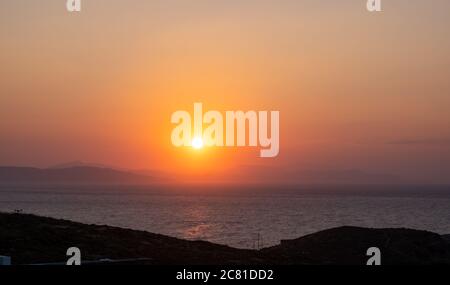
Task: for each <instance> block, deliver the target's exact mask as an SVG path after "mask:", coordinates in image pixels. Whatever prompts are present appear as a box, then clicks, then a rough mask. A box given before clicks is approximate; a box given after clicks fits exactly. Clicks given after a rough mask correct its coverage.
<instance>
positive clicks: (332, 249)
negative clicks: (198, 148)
mask: <svg viewBox="0 0 450 285" xmlns="http://www.w3.org/2000/svg"><path fill="white" fill-rule="evenodd" d="M74 246H75V247H78V248H80V249H81V252H82V260H99V259H104V258H108V259H130V258H146V259H147V260H145V261H139V262H138V263H144V264H177V265H195V264H205V265H206V264H224V265H225V264H361V265H363V264H365V263H366V260H367V258H368V257H367V256H366V250H367V248H369V247H374V246H375V247H379V248H380V249H381V252H382V263H383V264H450V243H449V242H448V241H447V240H446V239H445V238H443V237H442V236H440V235H438V234H435V233H431V232H426V231H417V230H409V229H365V228H356V227H340V228H335V229H330V230H326V231H321V232H318V233H315V234H311V235H307V236H304V237H301V238H298V239H295V240H289V241H282V242H281V244H280V245H277V246H274V247H270V248H265V249H262V250H260V251H255V250H244V249H235V248H231V247H228V246H223V245H217V244H213V243H209V242H204V241H187V240H181V239H177V238H172V237H168V236H163V235H159V234H153V233H149V232H144V231H136V230H129V229H121V228H116V227H110V226H100V225H86V224H81V223H76V222H71V221H66V220H57V219H52V218H44V217H38V216H34V215H25V214H0V255H7V256H11V257H12V261H13V264H30V263H48V262H64V261H65V260H66V259H67V257H66V251H67V249H68V248H69V247H74Z"/></svg>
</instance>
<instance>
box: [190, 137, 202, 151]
mask: <svg viewBox="0 0 450 285" xmlns="http://www.w3.org/2000/svg"><path fill="white" fill-rule="evenodd" d="M192 147H193V148H195V149H201V148H202V147H203V140H202V138H200V137H195V138H194V139H193V140H192Z"/></svg>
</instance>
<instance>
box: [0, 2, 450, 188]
mask: <svg viewBox="0 0 450 285" xmlns="http://www.w3.org/2000/svg"><path fill="white" fill-rule="evenodd" d="M30 2H31V3H30ZM60 2H61V3H62V4H61V3H59V2H58V1H26V0H14V1H1V3H0V46H1V49H2V52H1V53H0V165H31V166H38V167H46V166H49V165H53V164H57V163H61V162H65V161H72V160H83V161H90V162H97V163H103V164H108V165H115V166H120V167H125V168H131V169H159V170H163V171H167V172H170V173H177V174H178V175H183V176H186V175H187V176H189V175H192V174H202V175H205V174H208V176H209V177H210V178H211V179H219V180H235V179H236V180H242V181H253V180H255V181H293V182H296V183H309V182H335V181H338V182H342V181H343V182H355V183H357V182H374V181H384V182H393V181H394V182H405V183H409V182H411V183H413V182H417V183H419V182H423V183H449V182H450V172H449V171H450V170H449V169H450V131H449V130H450V116H449V115H448V108H449V107H448V106H450V83H449V80H448V77H449V74H450V53H449V50H450V30H449V28H448V27H449V26H450V19H449V18H448V15H449V12H450V2H449V1H444V0H442V1H439V0H437V1H432V2H433V3H430V1H419V0H409V1H406V0H405V1H402V0H398V1H385V2H386V3H384V7H383V8H384V10H385V11H384V12H383V13H381V14H370V13H368V12H367V11H366V10H365V3H364V1H360V0H347V1H325V0H323V1H322V0H307V1H287V0H285V1H267V0H260V1H248V0H247V1H234V0H231V1H206V0H199V1H181V0H180V1H176V0H164V1H163V0H161V1H156V0H155V1H138V0H131V1H119V0H117V1H113V0H108V1H106V0H104V1H101V0H98V1H84V3H83V11H82V12H81V13H79V14H69V13H67V12H66V11H65V3H64V2H65V1H60ZM335 2H336V3H335ZM194 102H202V103H203V106H204V108H205V110H219V111H222V112H225V111H227V110H279V111H280V118H281V137H280V144H281V146H280V155H279V156H278V157H277V158H275V159H261V158H259V149H258V148H257V149H248V148H244V149H237V148H232V149H217V148H215V149H203V150H201V151H193V150H187V149H176V148H174V147H173V146H172V145H171V143H170V132H171V130H172V125H171V124H170V115H171V114H172V112H174V111H176V110H188V111H191V112H192V108H193V103H194ZM202 177H203V176H202ZM202 179H203V178H202Z"/></svg>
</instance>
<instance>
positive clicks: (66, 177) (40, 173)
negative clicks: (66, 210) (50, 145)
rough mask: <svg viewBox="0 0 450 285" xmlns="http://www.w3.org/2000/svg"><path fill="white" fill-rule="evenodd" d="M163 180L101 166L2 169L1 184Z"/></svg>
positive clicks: (144, 181)
mask: <svg viewBox="0 0 450 285" xmlns="http://www.w3.org/2000/svg"><path fill="white" fill-rule="evenodd" d="M160 180H161V178H158V177H155V176H151V175H145V174H141V173H133V172H132V171H125V170H116V169H112V168H107V167H101V166H74V165H60V166H57V167H52V168H45V169H42V168H34V167H11V166H4V167H0V184H16V183H23V184H28V183H30V184H33V183H38V184H63V183H70V184H148V183H154V182H157V181H160Z"/></svg>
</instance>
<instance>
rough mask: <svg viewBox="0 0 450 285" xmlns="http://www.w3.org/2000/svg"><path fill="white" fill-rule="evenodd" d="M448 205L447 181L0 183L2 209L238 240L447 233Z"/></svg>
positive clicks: (265, 242)
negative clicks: (362, 232) (344, 231)
mask: <svg viewBox="0 0 450 285" xmlns="http://www.w3.org/2000/svg"><path fill="white" fill-rule="evenodd" d="M449 205H450V187H449V186H382V185H379V186H373V185H372V186H355V185H353V186H342V185H341V186H295V187H294V186H289V187H276V186H261V187H256V186H237V185H234V186H231V185H230V186H221V187H219V186H198V185H193V184H192V185H184V186H173V185H172V186H167V185H166V186H161V185H159V186H78V185H77V186H75V185H72V186H71V185H64V186H61V185H60V186H55V185H53V186H36V185H33V186H30V185H28V186H24V185H22V186H17V185H14V186H6V185H3V186H0V211H2V212H13V211H14V210H17V209H21V210H23V212H24V213H33V214H37V215H43V216H49V217H55V218H64V219H69V220H73V221H78V222H83V223H89V224H106V225H110V226H118V227H124V228H131V229H138V230H146V231H149V232H153V233H159V234H164V235H169V236H174V237H179V238H184V239H190V240H207V241H211V242H215V243H220V244H227V245H230V246H234V247H239V248H254V247H257V243H258V236H259V243H260V246H264V247H265V246H270V245H275V244H277V243H279V242H280V240H281V239H292V238H297V237H300V236H303V235H306V234H310V233H314V232H316V231H319V230H324V229H328V228H331V227H337V226H343V225H352V226H363V227H383V228H385V227H406V228H414V229H423V230H429V231H433V232H437V233H440V234H449V233H450V206H449Z"/></svg>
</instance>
